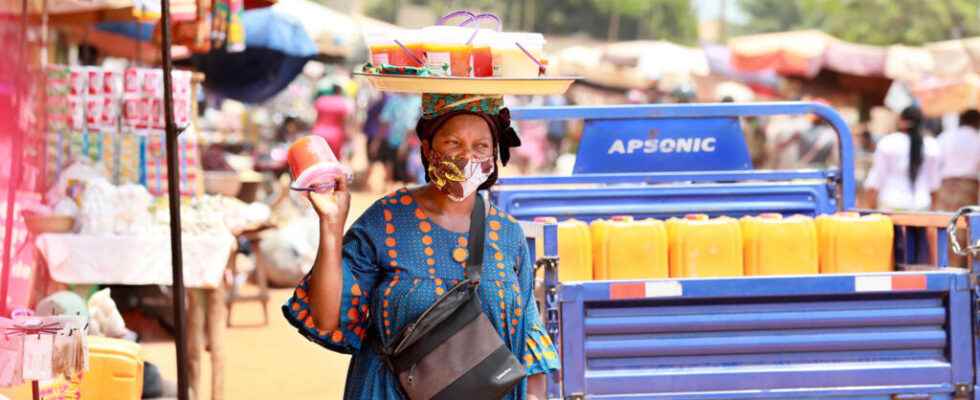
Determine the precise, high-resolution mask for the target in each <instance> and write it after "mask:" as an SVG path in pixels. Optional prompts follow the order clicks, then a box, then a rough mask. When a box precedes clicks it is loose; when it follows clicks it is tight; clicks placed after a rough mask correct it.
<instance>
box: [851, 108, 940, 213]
mask: <svg viewBox="0 0 980 400" xmlns="http://www.w3.org/2000/svg"><path fill="white" fill-rule="evenodd" d="M922 122H923V116H922V111H921V110H919V108H918V107H915V106H909V107H908V108H906V109H905V110H902V114H901V115H900V117H899V121H898V129H899V132H896V133H892V134H889V135H887V136H885V137H883V138H882V139H881V140H880V141H879V142H878V145H877V148H876V149H875V153H874V160H873V161H872V164H871V170H870V171H869V172H868V178H867V180H866V181H865V182H864V184H865V188H866V192H865V193H866V194H865V196H866V202H867V204H868V205H869V207H871V208H880V209H882V210H886V211H891V210H904V211H927V210H929V207H930V206H931V205H932V203H933V202H934V200H935V199H934V197H935V194H936V190H938V189H939V185H940V182H941V181H940V175H939V165H940V163H939V144H938V143H937V142H936V140H935V139H933V138H932V137H924V135H923V132H922Z"/></svg>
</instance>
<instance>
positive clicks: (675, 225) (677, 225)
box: [667, 214, 743, 278]
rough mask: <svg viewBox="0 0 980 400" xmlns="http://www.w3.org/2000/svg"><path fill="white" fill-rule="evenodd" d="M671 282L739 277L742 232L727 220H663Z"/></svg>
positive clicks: (699, 217)
mask: <svg viewBox="0 0 980 400" xmlns="http://www.w3.org/2000/svg"><path fill="white" fill-rule="evenodd" d="M667 237H668V241H669V243H670V251H669V253H670V277H671V278H716V277H731V276H742V274H743V272H742V271H743V269H742V229H741V227H740V226H739V222H738V220H736V219H734V218H729V217H719V218H714V219H711V218H708V216H707V215H704V214H689V215H687V216H685V217H684V218H671V219H669V220H667Z"/></svg>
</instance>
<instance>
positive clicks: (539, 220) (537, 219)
mask: <svg viewBox="0 0 980 400" xmlns="http://www.w3.org/2000/svg"><path fill="white" fill-rule="evenodd" d="M534 222H536V223H539V224H557V223H558V218H555V217H534Z"/></svg>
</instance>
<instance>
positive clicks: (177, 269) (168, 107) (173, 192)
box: [160, 0, 190, 400]
mask: <svg viewBox="0 0 980 400" xmlns="http://www.w3.org/2000/svg"><path fill="white" fill-rule="evenodd" d="M160 7H161V8H162V10H161V18H160V28H161V29H160V30H161V32H162V33H163V41H162V42H163V43H162V44H161V52H162V57H161V58H162V60H163V110H164V118H165V122H166V125H165V126H166V134H167V197H168V199H169V200H170V257H171V261H172V262H173V281H174V282H173V283H174V325H175V328H176V330H177V338H176V340H177V398H178V399H179V400H189V398H190V397H189V396H188V387H187V386H188V381H187V367H188V364H187V361H188V360H187V332H186V325H185V323H184V322H185V321H186V319H185V314H186V311H185V308H184V263H183V261H184V260H183V255H182V252H181V239H180V165H179V163H178V162H177V134H178V132H177V126H176V124H175V123H174V98H173V78H172V77H171V76H170V73H171V71H172V70H173V60H171V57H170V44H171V38H170V0H161V1H160Z"/></svg>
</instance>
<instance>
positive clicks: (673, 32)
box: [365, 0, 697, 44]
mask: <svg viewBox="0 0 980 400" xmlns="http://www.w3.org/2000/svg"><path fill="white" fill-rule="evenodd" d="M365 2H366V4H367V7H365V8H366V10H367V14H368V15H370V16H372V17H375V18H380V19H383V20H386V21H389V22H394V20H395V18H396V17H397V14H398V11H397V5H398V2H402V3H404V4H416V5H424V6H428V7H430V8H431V9H432V10H433V11H434V12H435V13H436V14H439V15H442V14H445V13H446V12H449V11H452V10H458V9H469V10H480V11H490V12H495V13H496V14H497V15H500V17H501V18H502V19H503V20H504V27H505V28H506V29H508V30H522V31H536V32H542V33H544V34H553V35H568V34H576V33H586V34H588V35H589V36H592V37H595V38H601V39H611V40H636V39H658V40H668V41H673V42H678V43H685V44H693V43H694V42H695V41H696V40H697V16H696V15H695V13H694V10H693V7H692V6H691V1H690V0H504V1H499V0H365Z"/></svg>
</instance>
